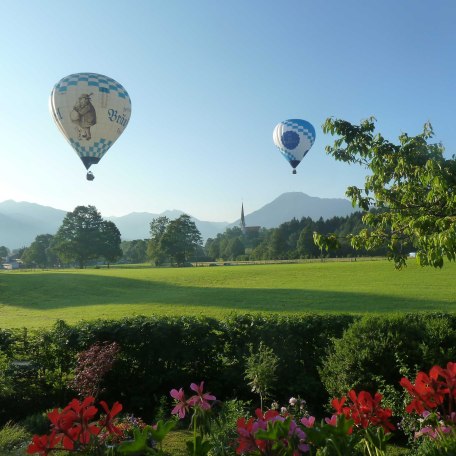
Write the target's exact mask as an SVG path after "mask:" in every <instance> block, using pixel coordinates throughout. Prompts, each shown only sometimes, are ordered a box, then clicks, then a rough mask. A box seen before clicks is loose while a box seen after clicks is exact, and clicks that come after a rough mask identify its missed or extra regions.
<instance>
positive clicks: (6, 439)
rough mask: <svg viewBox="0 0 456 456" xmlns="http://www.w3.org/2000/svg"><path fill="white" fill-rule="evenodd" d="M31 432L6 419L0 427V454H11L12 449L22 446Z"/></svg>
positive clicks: (28, 438)
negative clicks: (0, 427)
mask: <svg viewBox="0 0 456 456" xmlns="http://www.w3.org/2000/svg"><path fill="white" fill-rule="evenodd" d="M30 437H31V434H30V433H29V432H28V431H27V430H26V429H25V428H24V427H22V426H20V425H18V424H15V423H13V422H12V421H8V422H7V423H6V424H5V425H4V426H3V428H2V429H0V454H11V452H12V451H13V450H17V449H18V448H20V447H22V446H24V445H25V444H26V443H27V442H28V441H29V440H30Z"/></svg>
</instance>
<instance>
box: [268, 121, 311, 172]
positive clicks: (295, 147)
mask: <svg viewBox="0 0 456 456" xmlns="http://www.w3.org/2000/svg"><path fill="white" fill-rule="evenodd" d="M272 139H273V140H274V144H275V145H276V146H277V147H278V148H279V149H280V152H281V154H282V155H283V156H284V157H285V159H286V160H288V162H289V163H290V165H291V167H292V168H293V174H296V167H297V166H298V165H299V163H301V160H302V159H303V158H304V157H305V156H306V154H307V152H309V149H310V148H311V147H312V146H313V143H314V142H315V128H314V127H313V125H312V124H311V123H309V122H307V121H306V120H301V119H289V120H284V121H283V122H280V123H279V124H277V125H276V127H275V128H274V133H273V134H272Z"/></svg>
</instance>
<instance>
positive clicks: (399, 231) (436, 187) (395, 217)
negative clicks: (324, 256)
mask: <svg viewBox="0 0 456 456" xmlns="http://www.w3.org/2000/svg"><path fill="white" fill-rule="evenodd" d="M374 121H375V119H373V118H370V119H367V120H364V121H363V122H361V124H360V125H352V124H351V123H350V122H347V121H345V120H340V119H327V120H326V122H325V124H324V126H323V131H324V132H325V133H331V134H332V135H337V136H338V138H337V139H336V140H335V141H334V144H333V145H330V146H327V147H326V151H327V153H328V154H330V155H332V156H333V157H334V158H335V159H336V160H339V161H343V162H346V163H349V164H359V165H361V166H364V167H365V168H367V169H368V170H369V171H370V174H369V175H368V176H367V177H366V179H365V183H364V187H363V188H359V187H356V186H352V187H349V188H348V189H347V196H349V197H351V199H352V202H353V205H354V206H355V205H358V206H359V207H360V208H362V209H363V210H364V211H365V213H364V215H363V222H364V223H365V224H366V225H367V228H365V229H363V230H361V232H360V233H359V234H356V235H353V236H351V244H352V246H354V247H356V248H367V249H374V248H376V247H379V246H380V245H383V244H386V245H387V249H388V256H389V258H390V259H392V260H393V261H394V263H395V266H396V267H397V268H401V267H402V266H404V265H405V264H406V261H407V256H408V253H409V252H410V250H412V249H413V250H415V251H416V257H417V260H418V261H419V263H420V264H421V265H422V266H428V265H430V266H434V267H442V266H443V263H444V259H445V258H447V259H448V260H450V261H454V260H455V259H456V158H455V156H454V155H453V156H452V158H449V159H448V158H445V157H444V147H443V146H442V145H441V144H435V143H431V142H430V140H431V138H432V137H433V130H432V127H431V125H430V124H425V125H424V128H423V132H422V133H421V134H419V135H417V136H409V135H407V134H406V133H403V134H401V135H400V136H399V143H398V144H394V143H392V142H390V141H388V140H386V139H385V138H384V137H383V136H382V135H381V134H380V133H377V134H375V135H374V131H375V123H374ZM371 207H375V208H377V210H376V211H369V209H370V208H371ZM316 240H317V242H319V243H320V245H322V246H324V247H328V246H329V245H330V244H335V243H337V239H336V238H335V237H334V236H329V237H324V236H318V235H317V236H316Z"/></svg>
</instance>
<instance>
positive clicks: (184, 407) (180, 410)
mask: <svg viewBox="0 0 456 456" xmlns="http://www.w3.org/2000/svg"><path fill="white" fill-rule="evenodd" d="M169 394H170V395H171V397H172V398H173V399H175V400H176V402H177V403H176V406H175V407H174V408H173V410H172V411H171V413H172V414H173V415H179V418H180V419H182V418H184V417H185V413H186V412H188V410H189V408H190V406H191V405H193V404H191V403H190V401H187V400H186V399H185V393H184V390H183V389H182V388H181V389H180V390H179V391H177V390H176V389H172V390H171V391H170V392H169Z"/></svg>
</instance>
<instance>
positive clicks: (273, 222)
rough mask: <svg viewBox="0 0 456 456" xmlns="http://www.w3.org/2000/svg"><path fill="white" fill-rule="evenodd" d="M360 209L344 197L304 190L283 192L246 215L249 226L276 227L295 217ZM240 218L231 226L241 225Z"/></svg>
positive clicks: (316, 218)
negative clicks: (317, 195) (321, 196)
mask: <svg viewBox="0 0 456 456" xmlns="http://www.w3.org/2000/svg"><path fill="white" fill-rule="evenodd" d="M357 210H358V209H354V208H353V207H352V205H351V203H350V201H348V200H346V199H344V198H318V197H315V196H309V195H306V194H305V193H302V192H289V193H283V194H282V195H280V196H279V197H277V198H276V199H275V200H273V201H271V202H270V203H268V204H266V205H265V206H263V207H262V208H261V209H258V210H257V211H255V212H252V213H250V214H248V215H246V216H245V224H246V225H247V226H262V227H265V228H276V227H278V226H279V225H280V224H282V223H284V222H288V221H290V220H291V219H293V218H296V219H298V220H300V219H301V218H302V217H310V218H311V219H313V220H318V219H319V218H320V217H322V218H323V219H329V218H332V217H336V216H338V217H345V216H346V215H350V214H352V213H353V212H356V211H357ZM239 222H240V219H239V220H237V221H236V222H234V223H232V224H231V225H230V226H235V225H239Z"/></svg>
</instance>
